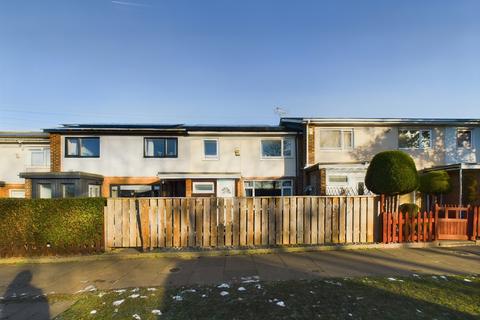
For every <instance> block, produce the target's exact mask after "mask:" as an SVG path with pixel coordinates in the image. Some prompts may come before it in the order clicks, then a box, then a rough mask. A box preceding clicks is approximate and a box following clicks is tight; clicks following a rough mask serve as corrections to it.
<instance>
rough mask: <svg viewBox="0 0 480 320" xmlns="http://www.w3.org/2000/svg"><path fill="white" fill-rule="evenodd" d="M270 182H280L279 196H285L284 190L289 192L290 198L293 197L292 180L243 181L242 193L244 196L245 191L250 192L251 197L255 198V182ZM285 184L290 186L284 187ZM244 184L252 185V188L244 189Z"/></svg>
mask: <svg viewBox="0 0 480 320" xmlns="http://www.w3.org/2000/svg"><path fill="white" fill-rule="evenodd" d="M271 181H274V182H280V183H281V186H280V190H281V191H280V192H281V196H282V197H283V196H285V190H287V189H288V190H290V195H289V197H290V196H293V180H292V179H278V180H267V179H264V180H245V181H244V187H243V189H244V192H245V194H246V190H247V189H248V190H252V197H255V183H257V182H271ZM285 182H289V183H290V185H289V186H288V185H284V183H285ZM246 183H252V186H251V187H246V186H245V184H246Z"/></svg>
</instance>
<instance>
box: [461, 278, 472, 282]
mask: <svg viewBox="0 0 480 320" xmlns="http://www.w3.org/2000/svg"><path fill="white" fill-rule="evenodd" d="M463 281H465V282H472V280H470V279H467V278H465V279H463Z"/></svg>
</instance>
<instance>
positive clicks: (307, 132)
mask: <svg viewBox="0 0 480 320" xmlns="http://www.w3.org/2000/svg"><path fill="white" fill-rule="evenodd" d="M309 124H310V119H308V120H307V130H305V133H306V135H305V139H306V144H305V156H306V160H305V163H306V165H305V166H306V167H308V166H309V165H310V163H309V162H308V135H309V134H310V132H309V127H308V125H309Z"/></svg>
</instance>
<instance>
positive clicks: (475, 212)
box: [470, 207, 478, 240]
mask: <svg viewBox="0 0 480 320" xmlns="http://www.w3.org/2000/svg"><path fill="white" fill-rule="evenodd" d="M477 224H478V207H474V208H473V224H472V238H471V239H470V240H476V239H477V234H478V229H477V228H478V225H477Z"/></svg>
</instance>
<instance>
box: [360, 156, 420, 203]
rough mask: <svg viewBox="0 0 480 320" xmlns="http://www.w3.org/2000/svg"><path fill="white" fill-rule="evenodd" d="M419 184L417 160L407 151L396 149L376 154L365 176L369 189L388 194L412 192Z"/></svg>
mask: <svg viewBox="0 0 480 320" xmlns="http://www.w3.org/2000/svg"><path fill="white" fill-rule="evenodd" d="M418 184H419V179H418V173H417V168H416V167H415V162H413V159H412V158H411V157H410V156H409V155H408V154H406V153H405V152H402V151H396V150H393V151H384V152H380V153H378V154H376V155H375V156H374V157H373V159H372V162H371V163H370V165H369V166H368V170H367V174H366V176H365V185H366V186H367V188H368V189H369V190H371V191H372V192H374V193H376V194H385V195H388V196H394V195H399V194H406V193H410V192H412V191H414V190H416V189H417V188H418Z"/></svg>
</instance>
